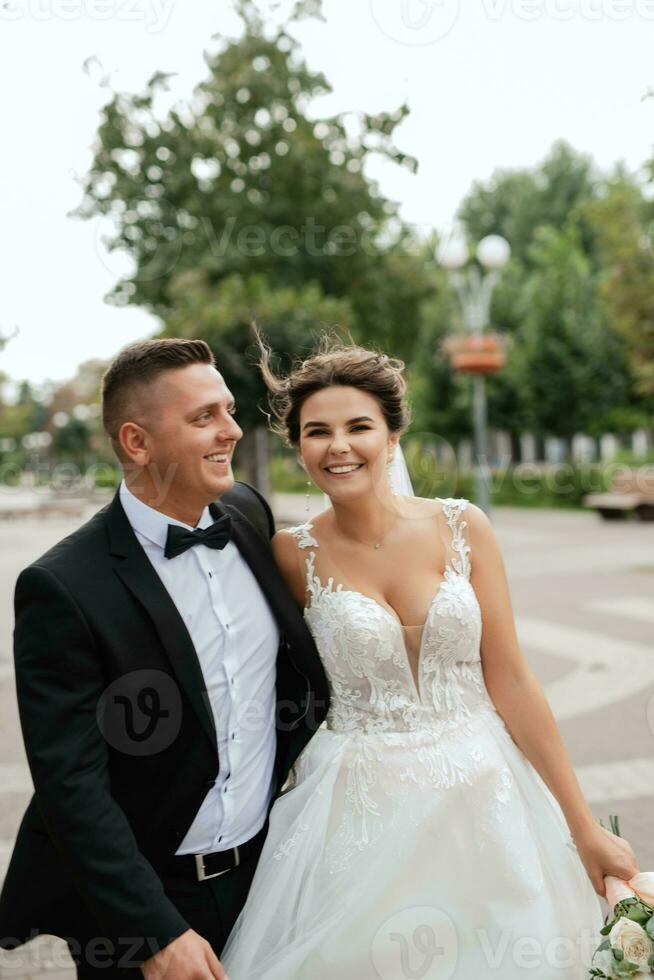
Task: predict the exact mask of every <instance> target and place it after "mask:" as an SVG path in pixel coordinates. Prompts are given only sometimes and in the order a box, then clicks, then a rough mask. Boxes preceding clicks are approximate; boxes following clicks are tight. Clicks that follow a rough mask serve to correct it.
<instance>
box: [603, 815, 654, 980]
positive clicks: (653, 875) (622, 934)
mask: <svg viewBox="0 0 654 980" xmlns="http://www.w3.org/2000/svg"><path fill="white" fill-rule="evenodd" d="M600 823H601V821H600ZM609 823H610V825H611V827H610V829H611V831H612V832H613V833H614V834H617V835H618V837H619V836H620V830H619V823H618V818H617V817H609ZM604 882H605V884H606V901H607V902H608V904H609V907H610V908H611V909H612V912H610V913H609V915H607V917H606V921H605V923H604V927H603V928H602V929H600V933H601V934H602V935H603V936H606V937H607V938H606V939H605V940H604V942H603V943H601V944H600V946H599V947H598V948H597V950H596V952H595V955H594V956H593V961H592V966H591V970H590V976H591V977H597V978H602V977H604V978H606V980H617V978H619V977H651V976H653V975H654V871H641V872H640V873H639V874H637V875H634V877H633V878H630V879H629V881H622V880H621V879H620V878H613V877H611V876H607V877H605V878H604Z"/></svg>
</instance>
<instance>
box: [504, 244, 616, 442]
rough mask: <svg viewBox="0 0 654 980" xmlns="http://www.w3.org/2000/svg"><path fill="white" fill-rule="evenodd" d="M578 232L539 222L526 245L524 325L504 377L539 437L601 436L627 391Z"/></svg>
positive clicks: (527, 420) (530, 427)
mask: <svg viewBox="0 0 654 980" xmlns="http://www.w3.org/2000/svg"><path fill="white" fill-rule="evenodd" d="M580 237H581V236H580V234H579V231H578V229H577V228H576V227H574V226H571V225H568V226H566V227H565V228H564V229H563V230H562V231H556V230H555V229H554V228H551V227H547V226H542V227H541V228H540V229H539V231H538V233H537V235H536V238H535V241H534V242H533V244H532V245H531V247H530V249H529V264H530V266H531V271H530V273H529V274H528V276H527V278H526V280H525V283H524V287H523V289H522V293H521V303H522V311H521V314H522V315H521V325H520V328H519V330H518V333H517V336H516V343H515V346H514V350H513V356H512V358H511V361H510V364H509V367H508V369H507V379H508V380H512V381H513V383H514V385H515V389H516V391H518V392H519V393H520V396H521V401H522V405H523V410H524V414H525V421H526V423H527V427H528V428H529V429H530V430H531V431H533V432H535V433H537V434H540V435H545V434H555V435H559V436H564V437H571V436H572V435H574V433H575V432H587V433H589V434H591V435H599V434H600V433H601V432H602V431H604V428H605V426H606V422H607V418H608V417H609V416H610V413H611V411H612V410H613V409H614V408H615V407H616V406H619V405H622V404H624V402H625V401H626V399H627V398H628V396H629V391H628V379H629V370H628V365H627V363H626V352H625V346H624V344H623V343H622V341H621V339H620V337H618V335H617V334H616V333H615V332H614V331H612V330H610V329H609V328H608V327H607V324H606V320H605V318H604V316H603V314H602V311H601V309H600V306H599V302H598V299H599V297H598V290H597V282H596V276H595V273H594V271H593V268H592V265H591V262H590V260H589V259H588V257H587V256H586V255H585V254H584V251H583V248H582V245H581V240H580Z"/></svg>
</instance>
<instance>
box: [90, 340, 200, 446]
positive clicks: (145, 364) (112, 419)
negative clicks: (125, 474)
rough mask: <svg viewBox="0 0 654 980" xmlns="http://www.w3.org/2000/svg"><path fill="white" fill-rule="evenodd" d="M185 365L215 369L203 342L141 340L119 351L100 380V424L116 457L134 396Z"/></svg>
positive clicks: (132, 405) (134, 402) (130, 412)
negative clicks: (119, 437)
mask: <svg viewBox="0 0 654 980" xmlns="http://www.w3.org/2000/svg"><path fill="white" fill-rule="evenodd" d="M189 364H210V365H212V366H213V367H215V364H216V361H215V358H214V356H213V351H212V350H211V348H210V347H209V344H207V343H206V342H205V341H204V340H184V339H182V338H179V337H164V338H162V339H160V340H142V341H140V342H139V343H136V344H130V345H129V347H125V348H123V350H122V351H121V352H120V354H119V355H118V357H116V359H115V360H114V361H113V362H112V363H111V364H110V365H109V367H108V368H107V370H106V371H105V374H104V376H103V378H102V424H103V425H104V428H105V431H106V433H107V435H108V436H109V438H110V439H111V442H112V445H113V447H114V450H115V451H116V453H117V454H118V455H120V451H119V450H120V445H119V441H118V433H119V432H120V427H121V425H123V423H124V422H128V421H131V414H132V412H133V411H134V409H135V406H136V400H137V396H138V394H139V393H141V392H142V390H143V388H144V387H146V386H147V385H148V384H151V383H152V382H153V381H154V380H155V379H156V378H157V377H158V376H159V375H160V374H163V372H164V371H171V370H174V369H175V368H183V367H187V366H188V365H189ZM134 421H136V419H134Z"/></svg>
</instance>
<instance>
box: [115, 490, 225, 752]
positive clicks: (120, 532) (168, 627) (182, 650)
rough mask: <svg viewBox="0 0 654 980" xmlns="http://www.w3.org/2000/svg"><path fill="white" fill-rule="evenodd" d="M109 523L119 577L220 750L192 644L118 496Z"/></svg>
mask: <svg viewBox="0 0 654 980" xmlns="http://www.w3.org/2000/svg"><path fill="white" fill-rule="evenodd" d="M106 520H107V526H108V530H109V544H110V550H111V553H112V554H113V555H115V556H116V558H117V559H119V560H118V561H117V562H116V566H115V571H116V574H117V575H118V576H120V578H121V579H122V581H123V582H124V583H125V585H126V586H127V588H128V589H129V591H130V592H131V593H132V595H134V596H135V598H136V599H137V600H138V601H139V602H140V604H141V605H142V606H143V607H144V609H145V610H146V611H147V613H148V614H149V616H150V618H151V620H152V623H153V625H154V627H155V629H156V631H157V633H158V635H159V639H160V640H161V642H162V644H163V647H164V649H165V651H166V654H167V655H168V658H169V660H170V662H171V664H172V667H173V670H174V671H175V675H176V677H177V679H178V681H179V683H180V685H181V686H182V688H183V689H184V691H185V692H186V695H187V696H188V699H189V701H190V702H191V704H192V705H193V708H194V710H195V712H196V714H197V716H198V718H199V720H200V723H201V725H202V727H203V728H204V730H205V732H206V733H207V735H208V736H209V738H210V739H211V741H212V743H213V745H214V746H215V747H216V750H217V738H216V729H215V726H214V721H213V713H212V710H211V705H210V703H209V698H208V695H207V692H206V687H205V682H204V677H203V674H202V669H201V667H200V661H199V660H198V656H197V653H196V650H195V647H194V646H193V641H192V640H191V637H190V634H189V632H188V630H187V628H186V625H185V623H184V620H183V619H182V617H181V616H180V614H179V612H178V610H177V607H176V606H175V603H174V602H173V600H172V599H171V597H170V594H169V593H168V591H167V589H166V588H165V586H164V584H163V582H162V581H161V579H160V578H159V576H158V575H157V573H156V571H155V570H154V568H153V567H152V564H151V562H150V560H149V558H148V556H147V555H146V554H145V552H144V551H143V548H142V547H141V545H140V544H139V542H138V539H137V537H136V535H135V534H134V531H133V530H132V527H131V525H130V523H129V521H128V520H127V517H126V515H125V511H124V510H123V507H122V505H121V503H120V498H119V496H118V494H116V496H115V497H114V499H113V501H112V503H111V504H110V505H109V507H108V509H107V511H106Z"/></svg>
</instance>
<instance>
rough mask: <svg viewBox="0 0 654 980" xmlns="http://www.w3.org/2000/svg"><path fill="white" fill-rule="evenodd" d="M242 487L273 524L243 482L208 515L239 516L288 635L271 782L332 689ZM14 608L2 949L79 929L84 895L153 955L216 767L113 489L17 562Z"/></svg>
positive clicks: (174, 923)
mask: <svg viewBox="0 0 654 980" xmlns="http://www.w3.org/2000/svg"><path fill="white" fill-rule="evenodd" d="M246 497H247V499H248V506H249V512H250V513H252V507H255V508H258V509H259V515H260V516H261V518H262V521H263V526H264V528H265V527H267V526H268V524H270V527H271V529H272V518H271V515H270V511H269V509H268V507H267V505H266V504H265V502H264V501H263V498H260V497H259V495H258V494H257V493H256V492H255V491H253V490H252V489H251V488H247V486H246V485H242V484H241V485H239V484H237V485H236V487H235V488H234V491H230V492H229V493H227V494H225V496H224V497H223V498H221V502H220V503H218V504H214V505H212V511H213V513H214V516H215V517H218V516H220V514H222V513H225V512H227V513H229V514H230V516H231V518H232V528H233V540H234V542H235V544H236V546H237V547H238V549H239V551H240V552H241V554H242V556H243V558H244V559H245V561H246V562H247V563H248V565H249V566H250V568H251V569H252V571H253V573H254V575H255V576H256V578H257V580H258V582H259V585H260V586H261V589H262V590H263V593H264V595H265V596H266V599H267V601H268V603H269V605H270V608H271V610H272V612H273V614H274V616H275V617H276V620H277V622H278V624H279V627H280V629H281V633H282V639H281V643H280V647H279V651H278V657H277V708H278V715H277V724H276V733H277V751H276V769H275V775H276V780H277V787H276V789H277V792H278V791H279V789H280V788H281V786H282V785H283V783H284V782H285V780H286V777H287V775H288V773H289V770H290V767H291V765H292V763H293V762H294V760H295V759H296V757H297V755H298V754H299V753H300V751H301V750H302V749H303V748H304V746H305V745H306V743H307V742H308V740H309V738H310V737H311V735H312V733H313V732H314V731H315V730H316V728H317V727H318V725H319V724H320V723H321V721H322V720H323V719H324V717H325V715H326V713H327V709H328V706H329V695H328V689H327V682H326V678H325V675H324V671H323V668H322V665H321V663H320V660H319V658H318V654H317V652H316V649H315V646H314V644H313V641H312V639H311V636H310V634H309V632H308V630H307V629H306V626H305V624H304V621H303V619H302V616H301V615H300V613H299V611H298V609H297V607H296V605H295V603H294V602H293V600H292V598H291V596H290V593H289V592H288V590H287V588H286V586H285V583H284V581H283V579H282V578H281V576H280V574H279V571H278V569H277V567H276V565H275V563H274V561H273V558H272V553H271V551H270V548H269V545H268V542H267V541H265V540H264V539H263V537H262V535H261V534H260V533H259V531H257V530H256V529H255V527H254V526H253V524H252V523H250V521H249V520H247V519H246V518H245V517H244V516H243V514H242V513H241V510H237V509H236V508H235V506H234V505H233V504H232V503H230V500H232V501H235V502H240V503H241V504H242V502H243V501H244V500H245V499H246ZM241 509H243V508H241ZM245 509H247V508H245ZM258 523H259V525H260V524H261V522H258ZM15 611H16V627H15V634H14V641H15V642H14V654H15V665H16V687H17V694H18V703H19V711H20V719H21V727H22V730H23V737H24V741H25V746H26V751H27V758H28V762H29V766H30V770H31V774H32V779H33V782H34V788H35V793H34V796H33V798H32V800H31V802H30V804H29V806H28V809H27V811H26V813H25V816H24V818H23V821H22V824H21V826H20V830H19V832H18V837H17V840H16V846H15V849H14V852H13V855H12V859H11V863H10V866H9V870H8V873H7V877H6V880H5V884H4V888H3V891H2V895H1V896H0V944H1V945H3V946H5V947H11V946H14V945H16V944H18V943H20V942H25V941H26V940H27V939H29V938H32V936H34V935H35V934H37V933H38V932H44V933H51V934H53V935H59V936H73V937H74V936H75V935H76V929H75V927H76V922H77V920H78V919H79V913H80V908H81V907H83V906H85V907H86V910H88V911H90V912H91V914H92V916H93V917H94V919H96V920H97V922H98V925H99V927H100V928H99V932H98V935H102V936H106V937H107V938H108V939H109V940H110V941H112V942H114V943H117V942H119V941H120V940H121V938H123V939H124V937H148V938H149V942H150V945H149V946H148V945H147V944H144V946H143V950H142V955H141V958H146V957H147V956H149V955H151V954H152V952H153V949H154V950H156V949H157V948H159V947H162V946H164V945H166V944H167V943H168V942H170V941H171V939H173V938H175V937H176V936H178V935H181V933H182V932H184V931H185V930H186V929H187V928H188V926H187V924H186V922H185V921H184V919H183V918H182V916H181V915H180V913H179V912H178V910H177V909H176V908H175V906H174V905H173V904H172V902H171V901H170V899H169V898H168V897H167V896H166V895H165V894H164V890H163V887H162V884H161V880H160V874H161V873H162V871H163V869H164V868H165V866H166V864H168V863H169V862H170V860H171V857H172V855H174V853H175V850H176V849H177V847H178V846H179V843H180V842H181V840H182V838H183V837H184V835H185V834H186V831H187V830H188V828H189V827H190V825H191V823H192V821H193V819H194V817H195V815H196V813H197V811H198V809H199V807H200V804H201V803H202V801H203V799H204V797H205V795H206V793H207V791H208V789H209V787H210V786H211V785H212V784H213V782H214V780H215V778H216V774H217V771H218V768H219V764H220V760H219V759H218V753H217V746H216V732H215V729H214V724H213V717H212V713H211V709H210V706H209V703H208V700H207V698H206V695H205V691H204V681H203V676H202V672H201V669H200V664H199V661H198V658H197V655H196V652H195V649H194V647H193V644H192V641H191V638H190V635H189V633H188V631H187V629H186V627H185V625H184V622H183V620H182V618H181V616H180V615H179V613H178V611H177V609H176V607H175V605H174V603H173V602H172V600H171V598H170V596H169V594H168V592H167V591H166V589H165V588H164V586H163V584H162V582H161V580H160V578H159V576H158V575H157V573H156V572H155V570H154V568H153V567H152V565H151V563H150V561H149V559H148V558H147V556H146V554H145V552H144V551H143V549H142V548H141V545H140V544H139V542H138V540H137V538H136V536H135V534H134V532H133V530H132V528H131V525H130V524H129V521H128V520H127V517H126V516H125V512H124V510H123V508H122V506H121V503H120V500H119V497H118V495H116V496H115V498H114V499H113V501H112V502H111V503H110V504H109V505H108V506H107V507H105V508H104V509H103V510H101V511H100V512H99V513H98V514H96V515H95V516H94V517H93V518H92V519H91V520H90V521H89V522H88V523H87V524H85V525H84V526H83V527H81V528H80V529H79V530H77V531H75V533H74V534H72V535H70V537H68V538H65V539H64V540H63V541H61V542H60V543H59V544H57V545H56V546H55V547H54V548H52V549H51V550H50V551H48V552H47V553H46V554H45V555H43V557H41V558H39V559H38V560H37V561H36V562H34V563H33V564H32V565H30V566H29V567H28V568H26V569H25V570H24V571H23V572H21V574H20V576H19V579H18V582H17V585H16V595H15ZM121 699H122V701H121ZM130 701H131V702H132V708H129V707H128V702H130ZM116 705H119V708H116V707H115V706H116ZM134 706H137V707H138V706H141V707H142V708H143V711H144V712H146V717H147V713H148V712H149V714H150V716H151V719H154V721H155V723H156V722H157V719H159V720H160V722H161V725H160V731H159V732H157V729H156V724H155V728H154V733H155V734H154V737H152V738H150V739H149V744H147V743H148V739H146V744H144V743H142V742H138V741H137V740H135V739H134V737H133V735H134V731H136V726H134V724H133V720H132V722H130V719H129V717H128V715H129V713H130V712H132V715H133V709H134ZM166 712H167V714H166ZM141 720H142V718H141ZM130 724H131V726H132V727H131V729H130V728H129V725H130ZM141 727H142V726H141ZM141 734H142V732H141ZM133 955H134V956H135V957H136V958H137V959H138V953H136V952H134V953H133Z"/></svg>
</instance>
